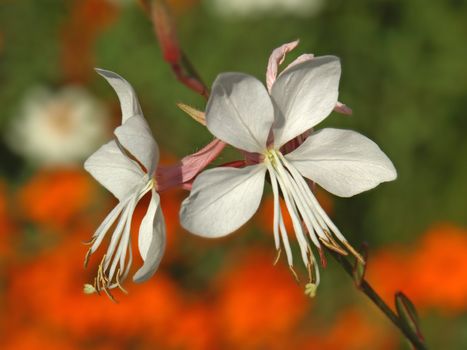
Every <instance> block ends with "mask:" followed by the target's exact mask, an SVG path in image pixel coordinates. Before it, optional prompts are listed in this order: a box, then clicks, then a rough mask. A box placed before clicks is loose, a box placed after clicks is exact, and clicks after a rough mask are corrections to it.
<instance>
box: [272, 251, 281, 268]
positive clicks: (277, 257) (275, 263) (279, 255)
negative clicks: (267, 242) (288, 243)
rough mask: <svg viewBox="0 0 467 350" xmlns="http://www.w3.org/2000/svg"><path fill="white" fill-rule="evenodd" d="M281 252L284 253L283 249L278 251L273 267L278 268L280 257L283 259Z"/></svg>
mask: <svg viewBox="0 0 467 350" xmlns="http://www.w3.org/2000/svg"><path fill="white" fill-rule="evenodd" d="M281 252H282V248H279V249H278V250H277V255H276V258H275V259H274V262H273V263H272V265H273V266H276V265H277V262H278V261H279V259H280V257H281Z"/></svg>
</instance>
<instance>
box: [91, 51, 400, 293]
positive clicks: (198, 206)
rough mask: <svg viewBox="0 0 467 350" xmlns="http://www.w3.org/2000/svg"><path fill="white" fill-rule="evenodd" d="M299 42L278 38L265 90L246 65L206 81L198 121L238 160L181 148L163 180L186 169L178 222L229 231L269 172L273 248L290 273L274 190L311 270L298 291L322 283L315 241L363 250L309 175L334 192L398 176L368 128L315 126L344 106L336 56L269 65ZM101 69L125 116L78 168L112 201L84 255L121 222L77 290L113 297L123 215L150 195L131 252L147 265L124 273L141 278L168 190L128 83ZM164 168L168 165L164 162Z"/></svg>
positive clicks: (124, 263)
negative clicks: (183, 152)
mask: <svg viewBox="0 0 467 350" xmlns="http://www.w3.org/2000/svg"><path fill="white" fill-rule="evenodd" d="M296 45H297V42H292V43H288V44H284V45H282V46H281V47H279V48H278V49H276V50H274V51H273V53H272V55H271V58H270V60H269V64H268V70H267V74H266V76H267V87H266V86H265V85H263V84H262V83H261V82H260V81H259V80H257V79H256V78H254V77H252V76H250V75H247V74H243V73H223V74H220V75H219V76H218V77H217V79H216V80H215V82H214V84H213V86H212V92H211V95H210V97H209V100H208V103H207V107H206V112H205V115H204V118H205V123H206V127H207V129H208V130H209V131H210V132H211V133H212V134H213V135H214V136H215V137H216V138H217V139H218V140H220V141H218V142H223V143H225V144H228V145H231V146H233V147H235V148H236V149H238V150H240V151H241V152H242V154H244V155H245V161H244V162H237V163H232V164H230V165H227V166H220V167H216V168H213V169H209V170H205V171H203V172H201V173H200V174H199V175H198V172H200V171H201V170H202V169H203V168H204V167H206V166H207V165H208V163H209V162H210V161H211V160H212V159H213V158H214V157H213V153H212V152H211V151H210V152H211V153H210V154H208V153H206V154H205V153H202V154H201V155H200V154H196V155H193V156H189V157H186V158H184V160H183V161H182V162H181V163H180V166H179V168H178V169H177V168H176V169H177V171H178V173H179V174H180V176H179V178H180V179H181V180H180V181H179V183H177V182H176V181H172V182H171V184H172V185H183V184H185V183H186V182H187V180H191V179H193V178H195V179H194V182H193V183H192V185H191V186H188V187H191V192H190V195H189V196H188V197H187V198H186V199H185V200H184V202H183V203H182V207H181V210H180V221H181V224H182V226H183V227H184V228H185V229H187V230H188V231H190V232H192V233H194V234H196V235H199V236H202V237H208V238H216V237H222V236H226V235H228V234H230V233H232V232H234V231H235V230H237V229H238V228H239V227H241V226H242V225H244V224H245V223H246V222H247V221H248V220H249V219H250V218H251V217H252V216H253V215H254V213H255V212H256V211H257V209H258V207H259V205H260V202H261V198H262V194H263V191H264V187H265V184H266V180H267V181H269V182H270V184H271V188H272V191H273V194H274V213H273V215H272V217H273V219H272V230H273V232H274V240H275V246H276V250H277V252H278V255H279V253H280V252H281V251H282V250H284V251H285V255H286V258H287V263H288V265H289V267H290V269H291V271H292V272H293V273H294V275H296V273H295V270H294V269H293V266H294V257H293V254H292V251H293V250H292V248H291V243H290V238H291V234H290V233H289V232H287V230H286V227H285V225H284V220H283V216H284V213H282V211H281V206H280V197H282V198H283V200H284V201H285V204H286V208H287V211H288V214H289V215H290V217H291V218H292V223H293V230H294V233H293V235H294V236H295V238H296V241H297V242H298V246H299V248H300V253H301V254H300V255H301V260H302V262H303V264H304V266H305V268H306V269H308V275H309V283H308V284H307V293H309V294H314V291H315V290H316V287H317V286H318V284H319V269H318V262H317V259H315V254H314V252H313V251H314V250H317V251H318V252H319V255H320V256H323V254H324V250H323V246H324V247H326V248H328V249H331V250H334V251H335V252H338V253H339V254H342V255H346V254H348V253H351V254H353V255H355V256H356V257H357V258H358V259H360V260H362V259H361V257H360V255H359V254H358V253H357V252H356V251H355V250H354V249H353V248H352V246H351V245H350V244H349V243H348V242H347V240H346V239H345V237H344V236H343V234H342V233H341V232H340V231H339V229H338V228H337V227H336V225H334V223H333V222H332V221H331V219H330V218H329V217H328V216H327V215H326V213H325V212H324V210H323V209H322V208H321V206H320V204H319V203H318V201H317V200H316V198H315V196H314V194H313V191H312V189H311V187H310V183H311V182H313V183H317V184H318V185H320V186H321V187H323V188H324V189H326V190H327V191H329V192H331V193H333V194H335V195H337V196H341V197H349V196H353V195H355V194H358V193H360V192H363V191H367V190H369V189H371V188H374V187H375V186H377V185H378V184H380V183H382V182H386V181H391V180H394V179H395V178H396V176H397V175H396V170H395V168H394V166H393V164H392V162H391V161H390V160H389V158H388V157H387V156H386V155H385V154H384V153H383V152H382V151H381V149H380V148H379V147H378V146H377V145H376V144H375V143H374V142H373V141H371V140H370V139H368V138H367V137H365V136H363V135H361V134H359V133H357V132H354V131H351V130H340V129H333V128H325V129H321V130H318V131H313V128H314V127H316V126H317V125H318V124H319V123H320V122H321V121H323V120H324V119H325V118H326V117H327V116H328V115H329V114H330V113H331V112H332V111H333V110H335V111H338V112H341V113H345V114H350V113H351V110H350V109H349V108H348V107H347V106H345V105H344V104H342V103H340V102H338V99H337V98H338V86H339V79H340V75H341V66H340V62H339V59H338V58H337V57H334V56H322V57H314V56H313V55H310V54H307V55H302V56H300V57H299V58H297V60H296V61H294V62H292V63H291V64H290V65H289V66H288V67H287V68H286V69H284V70H283V71H282V72H281V73H280V74H278V66H279V65H280V64H281V63H282V61H283V60H284V57H285V54H286V53H287V52H288V51H290V50H292V49H293V48H294V47H295V46H296ZM98 72H99V73H100V74H101V75H102V76H103V77H104V78H106V79H107V80H108V82H109V83H110V84H111V85H112V86H113V88H114V89H115V90H116V92H117V94H118V96H119V99H120V102H121V106H122V115H123V118H122V125H121V126H119V127H118V128H117V129H116V130H115V140H113V141H111V142H109V143H107V144H106V145H104V146H102V147H101V148H100V149H99V150H98V151H97V152H96V153H95V154H93V155H92V156H91V157H90V158H89V159H88V160H87V161H86V164H85V168H86V169H87V170H88V171H89V172H90V173H91V174H92V175H93V176H94V177H95V178H96V179H97V180H98V181H99V182H101V183H102V184H103V185H104V186H105V187H106V188H107V189H109V190H110V191H111V192H112V193H113V194H114V195H115V197H117V199H118V200H119V204H118V205H117V206H116V207H115V208H114V209H113V210H112V212H111V213H110V214H109V215H108V216H107V218H106V219H105V220H104V222H103V223H102V225H101V226H100V227H99V228H98V230H97V231H96V233H95V235H94V237H93V239H92V240H91V244H92V246H91V248H90V250H89V254H88V256H87V258H88V257H89V255H91V254H92V253H93V252H94V251H95V250H96V249H97V247H98V246H99V245H100V244H101V242H102V239H103V238H104V236H105V235H106V233H107V232H108V231H109V230H110V228H111V227H112V224H113V223H114V222H116V221H117V222H118V223H117V224H116V227H115V228H114V231H113V234H112V237H111V240H110V245H109V248H108V250H107V253H106V255H105V256H104V258H103V260H102V263H101V265H100V267H99V271H98V275H97V277H96V280H95V281H94V285H93V286H90V285H88V286H87V288H86V290H87V292H92V291H97V292H99V291H101V290H104V291H105V292H106V293H108V294H109V295H110V292H109V290H110V289H111V288H113V287H121V285H120V282H121V281H122V280H123V279H124V278H125V277H126V276H127V274H128V271H129V267H130V264H131V245H130V242H131V240H130V226H131V218H132V214H133V211H134V208H135V205H136V203H137V202H138V201H139V200H140V199H141V197H142V196H144V195H145V194H146V193H147V192H151V198H152V200H151V202H150V204H149V207H148V209H147V213H146V216H145V217H144V219H143V222H142V224H141V227H140V229H139V252H140V255H141V257H142V258H143V260H144V265H143V267H142V268H140V270H138V272H137V273H136V275H135V276H134V277H133V279H134V280H135V281H143V280H146V279H148V278H149V277H151V276H152V274H153V273H154V272H155V271H156V269H157V267H158V265H159V262H160V261H161V258H162V254H163V250H164V245H165V226H164V221H163V216H162V212H161V210H160V208H159V197H158V194H157V192H156V190H160V189H162V188H165V187H166V186H164V184H163V183H159V182H158V180H159V179H164V178H167V177H169V176H168V175H167V174H168V173H166V174H165V176H164V169H157V162H158V148H157V144H156V142H155V141H154V139H153V138H152V136H151V133H150V131H149V127H148V125H147V124H146V122H145V120H144V117H143V114H142V112H141V109H140V106H139V103H138V100H137V98H136V95H135V93H134V91H133V89H132V87H131V86H130V85H129V84H128V83H127V82H126V81H125V80H124V79H123V78H121V77H120V76H118V75H116V74H115V73H112V72H108V71H103V70H98ZM216 147H217V146H216ZM208 149H211V148H208ZM218 151H219V149H217V151H216V152H218ZM216 154H217V153H216ZM190 157H191V158H190ZM187 164H190V168H189V169H188V168H186V166H187ZM193 164H198V165H197V166H195V167H193ZM169 173H170V174H174V172H173V169H171V171H170V172H169ZM175 173H176V172H175ZM187 174H190V176H187Z"/></svg>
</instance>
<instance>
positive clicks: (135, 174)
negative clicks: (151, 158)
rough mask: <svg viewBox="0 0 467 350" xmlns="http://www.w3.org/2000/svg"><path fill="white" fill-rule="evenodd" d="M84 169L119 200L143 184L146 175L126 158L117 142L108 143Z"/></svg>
mask: <svg viewBox="0 0 467 350" xmlns="http://www.w3.org/2000/svg"><path fill="white" fill-rule="evenodd" d="M84 168H85V169H86V170H87V171H88V172H89V173H90V174H91V175H92V176H94V178H95V179H96V180H97V181H99V182H100V183H101V184H102V185H103V186H104V187H105V188H107V189H108V190H109V191H110V192H112V194H113V195H114V196H115V197H117V198H118V199H119V200H123V199H125V198H126V197H127V196H128V195H129V194H131V193H132V192H133V191H134V190H135V187H136V186H138V185H140V184H141V180H142V178H143V176H144V173H143V172H142V170H141V169H140V167H139V166H138V165H137V164H136V163H135V162H134V161H132V160H131V159H129V158H128V157H127V156H125V155H124V154H123V153H122V151H121V150H120V148H119V147H118V145H117V143H116V142H115V141H110V142H109V143H106V144H105V145H103V146H102V147H101V148H99V149H98V150H97V151H96V152H94V154H92V155H91V156H90V157H89V158H88V159H87V160H86V162H85V163H84Z"/></svg>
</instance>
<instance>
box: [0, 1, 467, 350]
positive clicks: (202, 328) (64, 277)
mask: <svg viewBox="0 0 467 350" xmlns="http://www.w3.org/2000/svg"><path fill="white" fill-rule="evenodd" d="M169 5H170V8H171V11H172V13H173V15H174V17H175V21H176V23H177V26H178V34H179V38H180V42H181V46H182V47H183V48H184V51H185V52H186V54H187V55H188V57H190V59H191V61H192V63H193V64H194V66H195V67H197V70H198V71H199V73H200V74H201V76H202V78H203V79H204V81H205V83H206V84H207V85H208V86H210V84H211V83H212V81H213V80H214V78H215V77H216V75H217V74H218V73H220V72H224V71H241V72H247V73H249V74H252V75H255V76H257V77H258V78H259V79H261V80H263V79H264V75H265V70H266V64H267V60H268V57H269V54H270V52H271V51H272V50H273V49H274V48H275V47H277V46H280V45H281V44H283V43H285V42H289V41H292V40H295V39H297V38H300V39H301V43H300V45H299V47H298V48H297V49H296V50H295V51H294V52H292V53H291V54H289V56H288V60H287V61H289V62H290V61H291V60H292V59H293V58H295V57H297V56H298V55H299V54H301V53H305V52H311V53H314V54H315V55H324V54H334V55H337V56H339V57H340V58H341V61H342V67H343V74H342V79H341V84H340V101H342V102H344V103H346V104H347V105H349V106H350V107H351V108H352V109H353V112H354V114H353V116H350V117H348V116H343V115H339V114H336V113H333V114H332V115H331V117H329V118H328V119H327V120H326V121H325V123H324V124H325V125H329V126H334V127H342V128H349V129H354V130H357V131H359V132H361V133H363V134H365V135H367V136H369V137H370V138H372V139H373V140H375V141H376V143H377V144H378V145H380V146H381V148H382V149H383V150H384V151H385V153H386V154H387V155H388V156H389V157H390V158H391V159H392V160H393V162H394V164H395V166H396V168H397V169H398V173H399V178H398V179H397V181H395V182H392V183H386V184H383V185H381V186H379V187H378V188H377V189H376V190H372V191H369V192H366V193H363V194H361V195H358V196H356V197H355V198H348V199H341V198H335V197H333V196H332V195H330V194H328V193H325V192H324V191H322V190H319V191H318V197H319V200H320V201H321V203H322V205H323V207H324V208H325V209H326V210H327V211H328V213H329V214H330V215H331V217H332V219H333V220H334V222H335V223H336V224H337V225H338V226H339V227H340V228H341V230H342V231H343V232H344V233H345V235H346V236H347V238H348V239H349V240H350V242H352V244H353V245H354V246H356V247H358V246H359V245H360V244H361V243H362V242H364V241H366V242H368V244H369V246H370V255H369V267H368V271H367V277H368V279H369V281H370V282H371V283H372V284H373V285H374V286H375V288H376V290H377V291H378V292H379V293H380V294H381V295H382V296H383V297H384V298H385V300H386V301H387V302H388V303H390V304H391V305H392V304H393V293H394V292H395V291H397V290H402V291H403V292H404V293H406V294H407V295H408V296H409V297H410V298H411V300H412V301H413V302H414V304H415V305H416V306H417V308H418V311H419V314H420V318H421V327H422V329H423V331H424V335H425V337H426V341H427V343H428V344H429V345H430V348H431V349H440V348H442V349H459V350H460V349H467V315H466V311H467V236H466V223H467V217H466V211H467V204H466V198H467V186H466V179H467V141H466V140H467V139H466V137H465V132H466V130H467V118H466V115H465V113H466V110H467V66H466V62H467V45H465V39H466V38H467V1H464V0H432V1H429V2H427V1H426V0H412V1H403V0H358V1H345V0H329V1H325V0H293V1H292V0H283V1H280V0H262V1H247V0H206V1H199V0H171V1H169ZM93 67H101V68H105V69H109V70H113V71H116V72H118V73H119V74H121V75H122V76H124V77H125V78H126V79H127V80H128V81H130V82H131V83H132V84H133V86H134V88H135V90H136V91H137V94H138V96H139V98H140V101H141V104H142V108H143V111H144V113H145V116H146V118H147V119H148V121H149V123H150V124H151V127H152V130H153V133H154V135H155V137H156V139H157V141H158V143H159V145H160V147H161V150H162V162H163V163H166V164H171V163H174V162H175V161H176V160H177V159H178V158H180V157H182V156H184V155H186V154H188V153H192V152H194V151H196V150H198V149H199V148H200V147H202V146H203V145H204V144H206V143H207V142H208V141H210V140H211V136H210V135H209V134H208V132H207V131H206V130H205V129H204V128H203V127H202V126H200V125H198V124H197V123H196V122H194V121H193V120H191V119H190V118H189V117H187V116H186V115H185V114H184V113H183V112H181V111H180V110H178V109H177V107H176V105H175V104H176V103H177V102H180V101H182V102H184V103H188V104H191V105H193V106H195V107H197V108H199V109H204V104H205V102H204V100H203V99H202V98H201V97H199V96H197V95H196V94H195V93H193V92H191V91H189V90H188V89H187V88H186V87H184V86H182V85H181V84H179V83H178V82H177V81H176V80H175V79H174V76H173V74H172V72H171V71H170V68H169V67H168V65H167V64H165V63H164V61H163V59H162V55H161V52H160V49H159V46H158V44H157V42H156V40H155V36H154V33H153V28H152V24H151V22H150V20H149V19H148V17H147V15H146V14H145V12H144V11H143V9H142V6H141V5H140V4H139V3H138V2H137V1H131V0H69V1H57V0H55V1H54V0H43V1H35V0H21V1H17V0H2V1H1V4H0V84H1V86H0V106H1V108H0V133H1V137H0V164H1V166H0V307H1V310H2V312H1V314H0V347H1V348H2V349H154V348H158V349H221V348H222V349H325V350H326V349H352V350H361V349H362V350H363V349H408V348H409V346H408V345H407V344H406V343H405V342H404V340H403V339H401V337H400V335H399V334H398V332H397V331H396V330H395V328H394V327H393V326H392V325H391V324H390V323H389V322H388V321H387V320H386V319H384V318H382V317H381V316H380V315H379V313H378V311H377V310H376V309H375V307H374V306H372V305H371V304H369V303H368V302H367V301H366V299H365V297H364V296H363V295H361V294H360V293H359V292H358V291H357V290H356V289H355V287H354V286H353V283H352V281H351V279H350V278H348V277H347V275H345V274H344V273H343V271H342V270H340V268H339V267H338V266H337V265H336V264H335V263H334V261H333V260H332V259H329V264H328V267H327V268H326V269H325V270H323V269H322V284H321V285H320V288H319V290H318V294H317V296H316V297H315V298H314V299H310V298H308V297H307V296H305V295H304V293H303V290H304V285H303V284H302V285H301V286H297V284H296V283H295V282H294V280H293V277H292V276H291V274H290V273H289V271H288V269H287V268H286V264H285V263H284V261H281V262H279V264H277V266H275V267H273V266H272V262H273V260H274V255H275V253H274V249H273V239H272V234H271V229H272V220H271V216H272V199H271V197H272V195H271V193H270V190H269V189H268V190H267V191H266V193H265V195H264V197H263V203H262V206H261V209H260V211H259V212H258V214H257V215H256V216H255V217H254V219H253V220H252V221H250V222H249V223H248V224H247V225H246V226H245V227H243V228H242V229H241V230H240V232H237V233H235V234H233V235H231V236H230V237H228V238H225V239H222V240H216V241H207V240H203V239H199V238H196V237H194V236H192V235H190V234H189V233H187V232H186V231H184V230H183V229H181V228H180V226H179V224H178V220H177V219H178V210H179V206H180V202H181V201H182V200H183V198H184V197H185V196H187V192H185V191H182V190H170V191H168V192H166V193H163V194H162V208H163V211H164V215H165V218H166V222H167V226H168V247H167V251H166V254H165V256H164V259H163V263H162V266H161V268H160V269H159V271H158V272H157V274H156V275H155V277H154V278H152V279H151V280H150V281H149V282H147V283H145V284H142V285H134V284H132V283H131V281H128V283H126V285H125V286H126V287H127V288H128V290H129V295H128V296H125V295H123V294H119V293H116V297H117V299H118V301H119V303H118V304H114V303H112V302H111V301H110V300H108V299H107V298H105V297H98V296H97V295H84V294H83V292H82V286H83V284H84V283H87V282H90V281H91V280H92V278H93V276H94V274H95V271H96V263H98V262H99V260H100V259H99V258H98V257H94V259H92V261H91V264H90V266H88V268H87V269H86V270H85V269H83V259H84V255H85V253H86V249H87V248H86V246H84V245H83V244H81V242H82V241H85V240H87V239H89V238H90V237H91V235H92V233H93V232H94V230H95V229H96V227H97V226H98V225H99V223H100V222H101V220H102V219H103V218H104V217H105V215H106V214H107V212H108V211H109V210H110V209H111V208H112V207H113V206H114V205H115V200H114V199H113V197H112V196H111V195H110V194H109V193H108V192H106V191H105V190H104V189H103V188H102V187H100V186H99V185H98V184H97V182H95V181H94V180H93V179H92V178H91V177H90V176H89V175H88V174H87V173H86V172H85V171H84V170H83V169H82V163H83V161H84V159H85V158H86V157H88V156H89V155H90V154H91V153H92V152H94V151H95V150H96V149H97V148H98V147H99V145H100V144H102V143H104V142H106V141H107V140H109V139H110V138H111V137H112V130H113V128H114V127H115V126H117V125H118V124H119V122H120V110H119V104H118V100H117V97H116V95H115V93H114V91H113V90H112V89H111V88H110V86H108V84H107V83H106V82H105V81H104V80H103V79H102V78H101V77H99V76H98V75H97V74H95V72H94V71H93ZM223 157H225V158H228V157H229V155H228V154H227V155H225V156H223ZM144 204H145V203H142V205H141V206H140V207H138V209H137V212H136V214H135V216H136V219H135V223H137V221H138V218H139V220H141V218H142V215H144ZM136 229H137V225H135V230H136ZM135 233H136V231H135ZM133 236H136V235H133ZM133 238H134V237H133ZM138 264H139V261H137V262H136V263H134V267H135V268H136V267H137V265H138ZM302 272H303V271H302Z"/></svg>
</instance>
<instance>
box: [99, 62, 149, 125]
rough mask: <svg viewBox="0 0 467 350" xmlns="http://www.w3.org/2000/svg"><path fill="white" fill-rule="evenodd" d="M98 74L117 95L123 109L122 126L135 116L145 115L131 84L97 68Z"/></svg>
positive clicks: (118, 76) (112, 73)
mask: <svg viewBox="0 0 467 350" xmlns="http://www.w3.org/2000/svg"><path fill="white" fill-rule="evenodd" d="M96 72H97V73H99V74H100V75H101V76H103V77H104V78H105V80H107V82H108V83H109V84H110V85H111V86H112V87H113V88H114V90H115V92H116V93H117V95H118V99H119V100H120V106H121V108H122V124H123V123H124V122H125V121H126V120H127V119H128V118H131V117H132V116H134V115H137V114H139V115H143V112H141V107H140V105H139V101H138V98H137V97H136V93H135V90H133V87H132V86H131V85H130V83H129V82H127V81H126V80H125V79H123V78H122V77H121V76H120V75H118V74H117V73H114V72H111V71H109V70H105V69H100V68H96Z"/></svg>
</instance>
